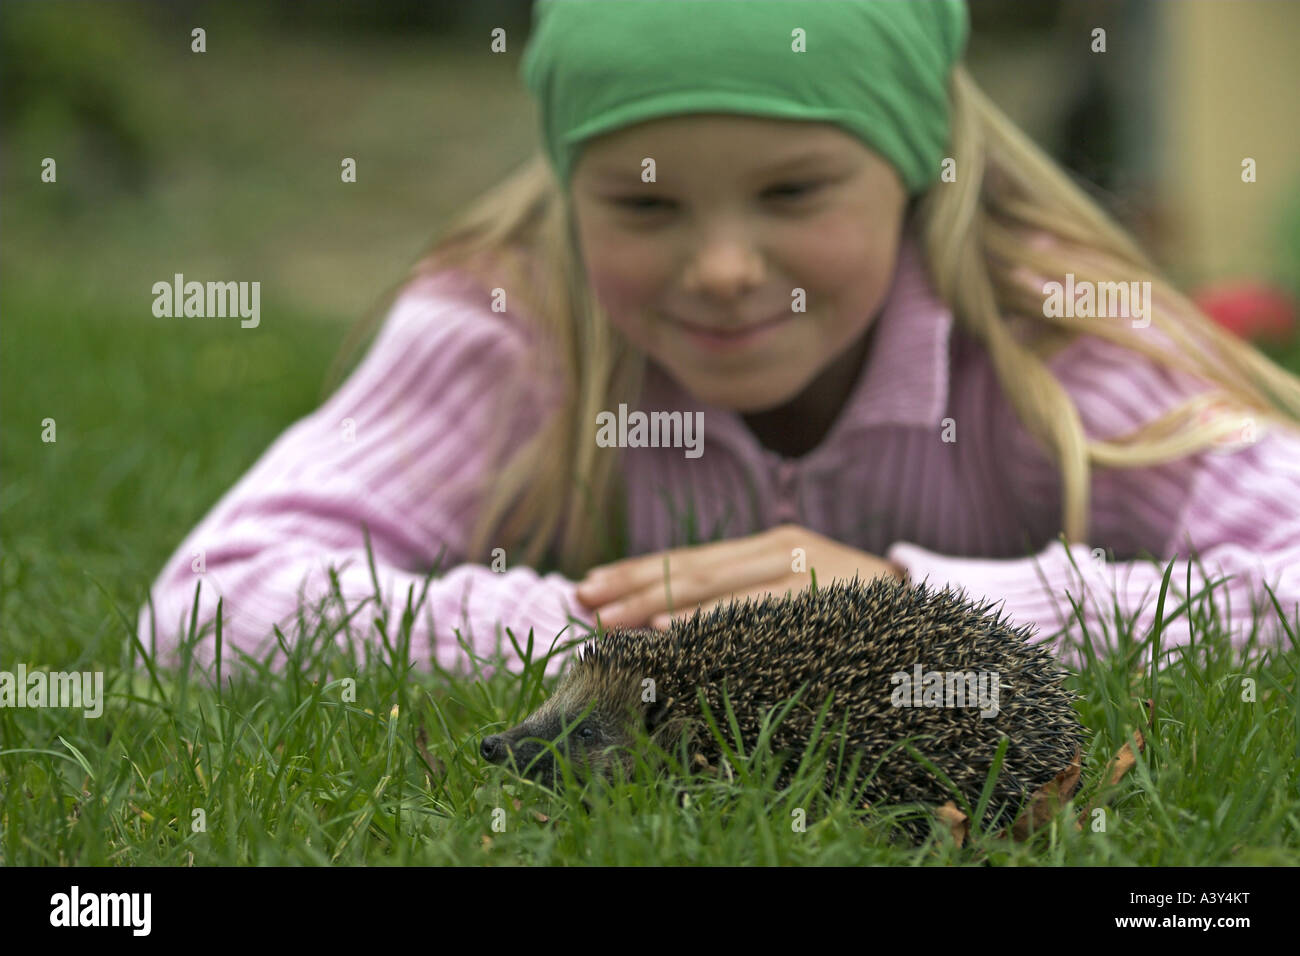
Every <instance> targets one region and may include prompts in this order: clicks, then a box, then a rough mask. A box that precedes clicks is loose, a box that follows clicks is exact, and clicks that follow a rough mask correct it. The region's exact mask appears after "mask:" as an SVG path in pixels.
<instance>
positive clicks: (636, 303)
mask: <svg viewBox="0 0 1300 956" xmlns="http://www.w3.org/2000/svg"><path fill="white" fill-rule="evenodd" d="M588 279H589V281H590V283H591V286H592V291H593V292H594V293H595V295H596V298H597V300H598V301H599V302H600V304H601V306H602V308H604V309H605V311H606V312H608V313H609V315H610V317H611V318H612V319H615V320H616V321H617V320H622V319H630V320H633V321H642V319H641V318H640V317H641V316H642V315H643V314H644V313H645V312H646V311H647V310H648V309H650V308H652V307H653V305H654V303H655V301H656V300H657V299H658V297H659V296H660V295H661V294H662V292H663V287H664V285H663V284H664V282H665V281H666V280H664V279H662V278H660V276H659V274H658V270H657V269H656V268H655V264H654V261H653V259H652V258H650V257H649V256H646V255H638V254H637V253H636V252H634V251H631V252H627V253H618V252H616V251H613V250H610V249H606V252H605V254H603V255H602V256H601V257H600V258H599V259H598V260H597V261H595V262H593V263H591V264H590V265H589V271H588Z"/></svg>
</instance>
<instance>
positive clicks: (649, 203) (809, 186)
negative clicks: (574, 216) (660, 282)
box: [614, 182, 822, 212]
mask: <svg viewBox="0 0 1300 956" xmlns="http://www.w3.org/2000/svg"><path fill="white" fill-rule="evenodd" d="M821 186H822V184H821V183H817V182H807V183H782V184H781V185H780V186H773V187H772V188H771V189H768V190H766V191H765V192H764V193H763V195H764V196H770V197H772V198H775V199H778V200H783V201H792V200H798V199H804V198H806V197H807V196H809V195H811V194H812V193H814V192H816V191H817V190H818V189H820V188H821ZM614 202H615V204H616V205H619V206H622V207H623V208H624V209H627V210H629V211H631V212H657V211H659V210H661V209H670V208H672V207H674V206H675V205H676V203H674V202H673V201H672V200H669V199H658V198H655V197H653V196H628V197H626V198H624V199H616V200H614Z"/></svg>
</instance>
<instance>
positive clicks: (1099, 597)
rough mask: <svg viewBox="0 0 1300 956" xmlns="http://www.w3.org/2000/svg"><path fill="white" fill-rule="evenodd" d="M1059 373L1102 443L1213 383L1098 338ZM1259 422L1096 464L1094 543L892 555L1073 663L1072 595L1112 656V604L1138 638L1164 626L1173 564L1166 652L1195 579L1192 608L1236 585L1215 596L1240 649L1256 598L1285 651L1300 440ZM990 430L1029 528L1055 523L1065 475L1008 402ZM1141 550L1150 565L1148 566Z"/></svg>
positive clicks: (1186, 632) (1297, 596)
mask: <svg viewBox="0 0 1300 956" xmlns="http://www.w3.org/2000/svg"><path fill="white" fill-rule="evenodd" d="M1049 367H1050V368H1051V369H1052V371H1053V373H1054V374H1055V375H1056V377H1057V378H1058V379H1059V380H1060V381H1061V382H1062V384H1063V385H1064V386H1065V388H1066V390H1067V391H1068V392H1069V393H1070V395H1071V397H1072V398H1073V399H1074V401H1075V403H1076V405H1077V406H1078V407H1079V411H1080V415H1081V417H1082V419H1083V424H1084V430H1085V432H1086V433H1087V434H1088V435H1089V437H1093V438H1101V439H1108V438H1113V437H1116V436H1120V435H1123V434H1125V433H1127V432H1129V431H1131V430H1132V429H1134V428H1136V427H1138V426H1139V425H1141V424H1143V423H1144V422H1146V421H1149V420H1151V419H1153V418H1156V417H1158V416H1159V415H1160V414H1162V413H1163V412H1164V411H1166V410H1167V409H1169V408H1171V407H1173V406H1175V405H1176V404H1178V403H1179V402H1180V401H1181V400H1183V399H1184V398H1186V397H1190V396H1191V395H1194V394H1196V393H1198V392H1201V391H1204V390H1205V389H1206V388H1207V387H1208V385H1207V384H1206V383H1204V382H1200V381H1199V380H1197V379H1194V378H1192V377H1191V376H1187V375H1185V374H1183V373H1181V372H1178V371H1171V370H1169V369H1166V368H1164V367H1162V366H1158V365H1157V364H1156V363H1154V362H1152V361H1150V360H1149V359H1147V358H1146V357H1145V356H1142V355H1140V354H1137V353H1134V352H1132V351H1130V350H1127V349H1124V348H1122V347H1121V346H1117V345H1115V344H1113V343H1110V342H1107V341H1105V340H1102V339H1098V338H1096V337H1093V336H1085V337H1083V338H1080V339H1078V340H1076V342H1075V343H1072V344H1071V345H1070V346H1069V347H1068V348H1067V349H1065V350H1064V351H1063V352H1062V353H1060V354H1058V356H1056V357H1055V358H1054V359H1053V360H1052V361H1050V362H1049ZM1258 424H1259V426H1260V427H1259V430H1258V431H1257V432H1256V436H1257V437H1256V440H1254V441H1253V442H1250V443H1242V442H1238V443H1236V444H1235V445H1224V446H1219V447H1214V448H1212V449H1210V450H1206V451H1203V452H1200V453H1197V454H1195V455H1191V456H1187V457H1184V458H1182V459H1180V460H1176V461H1172V462H1168V463H1166V464H1162V465H1157V466H1151V467H1141V468H1097V467H1094V468H1093V469H1092V489H1091V511H1090V541H1089V542H1088V544H1086V545H1084V544H1075V545H1074V546H1072V547H1071V548H1070V549H1068V551H1067V549H1066V547H1065V546H1064V545H1063V544H1061V543H1060V542H1059V541H1057V542H1055V543H1051V544H1049V545H1047V547H1046V548H1045V549H1044V550H1042V551H1041V552H1040V553H1038V554H1035V555H1030V556H1028V557H1025V558H1022V559H1012V560H973V559H968V558H956V557H951V556H944V555H939V554H935V553H933V552H929V551H926V550H924V549H922V548H920V547H917V546H915V545H913V544H910V543H907V542H899V543H897V544H896V545H895V546H894V547H893V548H891V549H890V551H889V553H888V557H889V558H890V559H891V560H895V561H898V562H899V563H900V564H902V565H903V566H904V567H905V568H906V569H907V570H908V571H909V573H910V575H911V577H912V579H913V580H914V581H920V580H923V579H925V578H927V577H928V578H929V579H930V580H931V581H932V583H935V584H939V585H942V584H944V583H951V584H954V585H957V586H961V587H965V588H966V589H967V590H968V592H969V593H970V595H971V596H972V597H988V598H991V599H993V600H995V601H999V602H1000V601H1003V600H1005V604H1004V610H1005V612H1006V613H1007V615H1008V616H1009V617H1010V618H1011V619H1012V621H1013V622H1014V623H1031V624H1034V625H1036V626H1037V639H1039V640H1043V641H1059V645H1058V650H1059V652H1060V654H1061V656H1062V657H1063V658H1065V659H1067V660H1068V661H1070V662H1071V663H1074V664H1076V665H1077V664H1078V663H1080V662H1081V661H1082V660H1084V659H1085V658H1084V657H1083V654H1082V641H1083V634H1082V629H1081V628H1080V626H1079V623H1078V621H1077V618H1076V614H1075V611H1074V608H1073V605H1072V600H1073V602H1074V603H1077V604H1079V605H1080V610H1081V611H1082V612H1083V614H1084V619H1085V621H1086V622H1087V630H1088V637H1089V638H1090V640H1091V641H1092V643H1093V646H1094V647H1095V648H1096V651H1097V653H1099V654H1102V653H1105V652H1106V651H1107V650H1109V649H1113V648H1114V643H1115V606H1116V605H1118V609H1119V612H1120V614H1121V615H1122V616H1123V617H1124V618H1125V619H1126V620H1127V619H1129V618H1135V620H1136V624H1135V629H1134V632H1133V633H1134V638H1135V639H1137V640H1141V639H1143V638H1145V637H1146V636H1147V635H1148V634H1149V633H1150V631H1151V629H1152V627H1153V626H1154V623H1155V612H1156V605H1157V599H1158V597H1159V592H1160V585H1161V580H1162V578H1163V574H1164V570H1165V567H1166V565H1167V564H1168V563H1169V562H1170V561H1171V560H1172V561H1173V562H1174V566H1173V571H1172V574H1171V577H1170V581H1169V590H1168V593H1167V594H1166V598H1165V609H1164V614H1165V618H1166V623H1165V626H1164V629H1163V631H1162V637H1161V646H1162V647H1171V646H1175V645H1181V644H1186V643H1188V642H1189V641H1190V640H1191V637H1192V630H1191V628H1189V626H1188V619H1187V618H1188V615H1187V614H1185V613H1184V614H1183V615H1181V616H1179V617H1178V618H1177V619H1176V620H1172V621H1169V620H1167V619H1168V617H1169V616H1170V615H1171V614H1172V613H1173V611H1175V610H1176V609H1177V608H1178V607H1179V605H1180V603H1182V600H1183V598H1184V597H1185V594H1186V591H1187V586H1188V581H1189V576H1190V582H1191V591H1192V596H1193V598H1194V599H1195V598H1196V597H1197V595H1198V592H1200V591H1201V589H1202V588H1204V587H1205V586H1206V585H1207V578H1208V579H1209V582H1213V581H1215V580H1217V579H1222V578H1225V577H1226V581H1224V582H1223V583H1221V584H1218V585H1217V586H1215V588H1214V590H1213V597H1212V600H1214V601H1215V603H1217V604H1218V607H1219V609H1220V612H1221V618H1220V619H1221V620H1224V619H1225V618H1228V612H1229V610H1230V612H1231V616H1230V619H1228V621H1227V623H1228V625H1229V629H1230V632H1231V634H1232V638H1233V640H1234V642H1235V643H1237V644H1241V643H1243V642H1244V641H1245V640H1246V637H1247V635H1249V633H1250V631H1251V619H1252V617H1253V615H1252V613H1251V608H1252V602H1258V606H1259V607H1260V608H1261V609H1262V610H1261V616H1260V620H1261V621H1262V622H1263V623H1262V626H1261V628H1260V635H1259V637H1260V640H1261V641H1264V642H1268V641H1270V640H1272V641H1278V642H1284V641H1285V640H1286V638H1285V637H1284V636H1283V630H1282V626H1281V622H1280V621H1279V620H1278V617H1277V613H1276V611H1275V610H1274V608H1273V606H1272V602H1271V599H1270V598H1269V596H1268V594H1267V593H1266V592H1265V591H1264V587H1263V586H1264V584H1265V583H1267V584H1268V585H1270V586H1271V587H1272V588H1273V591H1274V593H1275V595H1276V597H1277V599H1278V602H1279V604H1280V605H1281V606H1282V608H1283V610H1284V612H1285V613H1286V616H1287V620H1288V621H1289V620H1291V619H1292V618H1293V616H1294V615H1295V614H1296V605H1297V601H1298V600H1300V432H1297V430H1295V429H1293V428H1289V427H1286V426H1283V425H1273V426H1272V427H1271V428H1270V429H1267V430H1265V429H1264V428H1263V427H1262V423H1258ZM1244 434H1245V435H1246V436H1247V437H1249V435H1250V433H1249V432H1248V431H1247V432H1245V433H1244ZM989 435H990V437H989V440H990V441H992V442H994V444H995V445H997V446H998V447H997V452H998V455H999V459H1000V460H1001V461H1002V462H1003V463H1004V464H1003V468H1004V474H1005V480H1006V481H1007V483H1008V486H1009V488H1010V490H1011V492H1012V494H1013V496H1014V497H1015V499H1016V500H1017V501H1018V502H1020V506H1021V510H1022V517H1023V518H1024V519H1025V520H1026V523H1027V525H1029V526H1036V527H1040V528H1041V527H1059V514H1060V507H1061V495H1062V492H1061V485H1060V477H1059V474H1058V471H1057V468H1056V466H1055V465H1054V464H1053V463H1052V461H1051V460H1050V459H1049V456H1048V455H1047V453H1046V452H1045V451H1044V450H1043V449H1042V448H1041V447H1040V446H1039V445H1038V443H1037V441H1036V440H1035V439H1034V438H1033V437H1032V436H1030V435H1029V433H1028V432H1027V431H1026V430H1025V428H1024V427H1023V426H1022V425H1020V423H1019V421H1018V420H1017V419H1016V417H1015V413H1014V410H1013V409H1011V407H1010V405H1009V404H1004V405H1003V406H1002V407H1000V408H999V409H998V410H997V412H995V414H994V421H993V423H992V425H991V428H990V431H989ZM1143 552H1146V553H1148V554H1150V555H1152V556H1154V558H1153V559H1151V560H1144V559H1142V558H1141V557H1140V556H1141V555H1142V554H1143ZM1155 559H1159V560H1158V561H1157V560H1155ZM1198 559H1199V564H1198ZM1202 568H1203V569H1204V573H1202ZM1103 621H1104V622H1105V631H1106V633H1105V634H1104V635H1103V631H1102V624H1101V622H1103Z"/></svg>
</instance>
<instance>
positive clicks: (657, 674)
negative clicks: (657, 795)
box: [480, 577, 1084, 838]
mask: <svg viewBox="0 0 1300 956" xmlns="http://www.w3.org/2000/svg"><path fill="white" fill-rule="evenodd" d="M1031 634H1032V625H1025V626H1022V627H1019V628H1016V627H1013V626H1012V625H1011V624H1010V623H1009V622H1008V621H1006V620H1005V619H1004V618H1003V617H1002V614H1001V612H996V613H995V612H993V611H992V602H991V601H988V600H985V601H983V602H979V603H976V602H973V601H971V600H968V599H967V597H966V595H965V593H964V592H962V591H956V590H953V589H952V588H951V587H945V588H944V589H943V590H938V589H937V588H934V587H930V586H928V585H927V584H926V583H919V584H904V583H902V582H899V581H895V580H891V579H886V578H876V579H874V580H872V581H871V582H870V583H867V584H863V583H862V582H861V581H860V580H859V579H858V578H856V577H855V578H853V579H852V580H841V581H836V582H834V583H832V584H831V585H830V586H822V587H817V586H815V585H814V586H813V587H810V588H808V589H805V590H803V591H801V592H799V593H798V594H796V595H793V596H791V595H788V594H787V596H785V597H784V598H776V597H772V596H769V597H767V598H763V599H760V600H755V599H747V600H744V601H732V602H730V603H727V604H722V605H719V606H716V607H715V608H713V609H712V610H710V611H709V612H707V613H706V612H704V611H702V610H700V609H696V611H695V613H694V614H693V615H691V616H690V617H683V618H679V619H677V620H675V621H674V622H673V623H672V625H671V626H670V627H669V628H668V629H666V630H657V629H649V628H619V629H611V630H609V631H607V632H605V633H604V634H603V635H598V636H597V637H596V638H594V639H593V640H591V641H589V642H587V643H586V644H585V645H584V646H583V647H582V649H581V651H580V652H579V654H578V655H577V658H576V660H575V661H573V662H571V666H570V667H569V669H568V670H567V672H566V673H565V674H564V676H563V677H562V678H561V679H560V682H559V684H558V686H557V687H556V689H555V691H554V693H553V694H552V695H551V696H550V697H549V698H547V699H546V700H545V701H544V702H543V703H542V705H541V706H540V707H539V708H538V709H537V710H536V711H535V712H533V713H532V714H530V715H529V716H528V717H527V719H525V720H524V721H523V722H522V723H521V724H519V725H518V726H517V727H514V728H512V729H510V730H507V731H505V732H504V733H500V734H494V735H491V736H488V737H485V738H484V739H483V740H482V743H481V746H480V753H481V755H482V757H483V758H484V759H485V760H487V761H488V762H490V763H494V764H501V765H507V766H509V765H513V767H514V768H515V769H516V770H517V771H519V772H522V773H523V774H524V775H525V776H527V777H529V778H532V779H534V780H537V781H541V782H547V783H552V784H556V785H558V784H559V783H560V782H561V778H560V772H559V767H558V766H557V763H556V760H555V757H554V755H555V753H556V752H558V753H560V754H562V755H564V756H565V757H566V758H567V759H568V760H569V764H570V767H571V768H576V769H577V770H578V771H579V772H581V773H584V774H601V775H603V776H606V777H609V776H612V775H614V774H615V773H617V772H619V771H621V772H623V773H624V774H627V773H630V772H631V768H632V765H633V760H634V758H635V751H634V748H635V746H636V744H637V741H638V739H639V740H640V741H641V742H642V743H644V741H645V740H646V739H647V738H648V739H649V740H651V741H653V742H654V743H655V744H657V745H658V746H659V747H661V748H662V749H663V751H665V752H668V753H673V752H676V753H684V754H685V755H686V756H687V758H688V767H689V766H691V765H693V766H696V767H709V768H712V769H714V770H715V771H717V770H720V769H725V763H724V761H725V754H724V751H723V749H722V748H721V747H720V746H719V744H718V741H717V740H716V738H715V736H714V734H713V732H712V731H711V730H710V729H709V727H708V725H707V723H706V722H705V714H704V711H703V710H702V706H701V699H702V700H703V703H704V704H707V706H708V708H709V711H710V712H711V714H712V715H713V716H714V721H715V723H716V725H717V726H718V727H719V728H722V729H723V731H724V734H726V732H727V729H728V728H729V726H730V725H729V723H728V720H727V717H726V712H725V709H724V694H725V695H726V699H727V700H728V701H729V702H730V706H731V709H732V712H733V715H734V717H735V720H736V725H737V727H738V729H739V733H740V740H739V741H738V742H739V745H740V747H741V748H742V749H741V750H740V751H739V752H741V753H748V752H749V751H750V749H751V748H753V747H754V744H755V742H756V741H757V740H758V737H759V733H760V728H761V727H762V725H763V722H764V718H765V716H768V715H769V714H770V713H771V712H773V709H774V708H781V707H782V705H785V704H787V703H788V702H790V701H794V703H793V706H792V707H790V708H789V710H788V713H786V715H785V716H784V718H783V719H781V721H780V722H779V724H777V725H776V727H775V730H773V731H772V733H771V738H770V745H771V751H772V753H773V754H774V755H776V756H777V757H778V759H780V760H782V761H783V762H782V764H781V769H780V773H779V776H778V777H777V780H776V782H777V785H778V786H779V787H785V786H786V785H788V784H789V783H790V781H791V779H792V775H793V771H794V769H795V767H797V766H798V763H799V760H800V758H801V757H802V755H803V754H804V753H805V751H806V750H807V749H808V748H809V746H810V744H811V743H812V739H813V736H814V734H813V731H814V727H815V725H816V723H817V720H818V717H819V715H821V714H822V713H823V711H825V717H824V722H823V725H822V726H823V730H822V736H823V737H826V736H828V735H830V736H831V737H832V747H831V750H830V755H831V759H830V763H829V764H828V767H827V771H826V789H827V790H828V791H829V790H831V789H832V788H833V787H835V786H836V785H843V784H846V783H848V784H853V785H855V787H860V788H861V789H860V790H859V791H858V792H859V793H860V794H861V796H862V797H863V798H864V799H865V801H866V802H867V803H868V804H870V805H873V806H874V805H877V804H880V805H890V804H894V805H902V804H924V805H927V806H930V807H936V806H939V805H942V804H944V803H945V802H947V801H949V800H953V799H954V797H955V796H957V795H955V794H954V793H953V792H952V790H951V789H949V788H948V787H947V786H946V785H945V783H944V782H943V781H942V780H941V779H940V778H939V776H937V775H936V774H935V773H934V772H933V771H932V770H931V769H930V768H928V767H927V766H926V765H925V764H924V763H923V762H921V761H918V760H917V759H916V757H915V756H914V755H913V754H911V753H909V752H908V750H907V746H911V747H912V748H914V749H915V751H916V752H917V753H919V754H920V755H921V756H923V757H924V758H925V759H926V760H928V761H929V762H930V763H931V764H933V766H934V767H935V768H937V769H938V770H940V771H942V773H943V775H944V776H946V777H947V778H948V780H950V781H951V782H952V785H953V786H954V787H955V788H956V789H957V790H958V791H959V794H960V797H961V798H964V800H965V804H964V805H965V806H967V807H970V808H974V807H976V806H977V805H978V803H979V800H980V796H981V793H982V792H983V789H984V786H985V783H986V780H987V778H988V775H989V771H990V769H991V767H992V765H993V762H994V760H995V757H996V754H997V751H998V747H999V743H1000V740H1001V738H1003V737H1006V738H1007V748H1006V752H1005V754H1004V756H1003V762H1002V767H1001V772H1000V774H999V775H998V777H997V780H996V782H995V785H994V791H993V798H992V799H991V800H990V801H989V803H988V808H987V811H986V813H985V816H984V818H983V820H982V823H983V825H984V826H985V827H986V828H990V829H991V828H996V827H998V826H1001V825H1005V824H1007V823H1009V822H1011V821H1012V820H1013V819H1014V815H1015V813H1016V812H1017V811H1018V810H1019V808H1021V806H1022V805H1023V803H1024V801H1025V800H1026V798H1028V797H1029V796H1030V795H1031V794H1032V793H1033V792H1034V791H1036V790H1038V789H1039V788H1040V787H1042V786H1043V785H1044V784H1047V783H1048V782H1050V781H1052V780H1053V779H1054V778H1056V777H1057V776H1058V775H1060V774H1062V772H1063V771H1065V770H1067V768H1069V767H1070V766H1071V764H1072V763H1073V762H1074V761H1077V759H1078V754H1079V751H1080V748H1081V746H1082V743H1083V738H1084V731H1083V727H1082V725H1081V724H1080V722H1079V720H1078V718H1077V717H1076V715H1075V712H1074V702H1075V701H1076V700H1077V697H1076V696H1075V695H1074V694H1072V693H1071V692H1070V691H1068V690H1067V689H1066V687H1065V685H1064V678H1065V676H1066V673H1065V671H1064V669H1063V668H1062V667H1061V666H1060V665H1059V664H1058V663H1057V662H1056V661H1055V659H1054V658H1053V657H1052V656H1051V655H1050V654H1049V653H1048V652H1047V651H1046V650H1044V649H1043V648H1042V647H1040V646H1038V645H1035V644H1032V643H1030V641H1029V638H1030V636H1031ZM779 712H780V711H779V710H778V711H777V713H779ZM769 719H770V718H769ZM638 729H640V730H643V731H644V735H641V736H638ZM545 742H550V743H551V744H552V745H553V748H552V747H548V746H546V743H545ZM728 743H729V744H730V745H731V746H733V747H734V746H735V744H736V743H737V742H736V741H732V740H728ZM854 754H856V755H858V756H859V757H860V759H859V760H858V761H857V763H856V767H857V771H856V778H850V777H849V771H850V769H851V767H852V766H853V760H852V757H853V755H854ZM902 816H904V818H905V819H903V820H900V824H901V826H902V827H903V829H904V830H907V831H908V832H910V833H911V834H912V836H913V837H914V838H919V837H920V835H921V831H920V828H921V826H922V824H921V823H920V822H919V819H920V818H919V817H918V818H912V819H911V821H910V822H909V820H908V819H907V818H906V815H905V814H904V815H902Z"/></svg>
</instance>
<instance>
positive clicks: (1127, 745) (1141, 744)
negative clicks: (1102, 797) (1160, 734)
mask: <svg viewBox="0 0 1300 956" xmlns="http://www.w3.org/2000/svg"><path fill="white" fill-rule="evenodd" d="M1133 736H1134V737H1136V738H1137V744H1138V752H1139V753H1145V752H1146V749H1147V739H1146V738H1145V737H1143V736H1142V731H1140V730H1138V729H1137V728H1134V730H1133ZM1136 763H1137V754H1135V753H1133V744H1132V742H1130V741H1127V740H1126V741H1124V746H1123V747H1120V748H1119V753H1117V754H1115V759H1114V760H1112V761H1111V762H1110V766H1108V767H1107V769H1108V770H1109V771H1110V773H1109V774H1105V775H1104V776H1107V777H1108V778H1109V779H1108V781H1107V784H1106V785H1107V786H1108V787H1113V786H1115V784H1117V783H1119V782H1120V781H1121V780H1123V779H1124V774H1126V773H1128V772H1129V771H1130V770H1132V769H1133V765H1134V764H1136Z"/></svg>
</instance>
